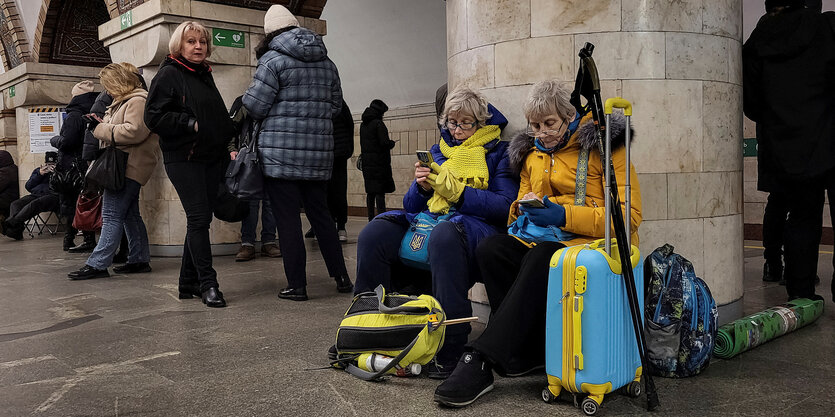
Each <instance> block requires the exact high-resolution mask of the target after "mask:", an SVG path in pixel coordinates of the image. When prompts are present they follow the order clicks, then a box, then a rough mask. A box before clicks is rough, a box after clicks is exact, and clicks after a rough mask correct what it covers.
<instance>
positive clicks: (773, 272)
mask: <svg viewBox="0 0 835 417" xmlns="http://www.w3.org/2000/svg"><path fill="white" fill-rule="evenodd" d="M782 279H783V265H781V264H777V263H775V264H771V263H769V262H766V263H764V264H763V281H765V282H780V280H782Z"/></svg>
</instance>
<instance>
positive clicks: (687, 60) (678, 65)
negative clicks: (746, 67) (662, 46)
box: [665, 32, 728, 81]
mask: <svg viewBox="0 0 835 417" xmlns="http://www.w3.org/2000/svg"><path fill="white" fill-rule="evenodd" d="M666 38H667V40H666V48H667V49H666V51H667V53H666V61H665V63H666V76H667V78H669V79H679V80H714V81H728V40H727V39H726V38H722V37H718V36H705V35H696V34H692V33H674V32H670V33H667V34H666Z"/></svg>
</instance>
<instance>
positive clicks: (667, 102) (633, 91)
mask: <svg viewBox="0 0 835 417" xmlns="http://www.w3.org/2000/svg"><path fill="white" fill-rule="evenodd" d="M741 38H742V10H741V5H740V2H738V1H734V0H620V1H610V0H503V1H492V0H448V1H447V54H448V64H449V65H448V68H449V81H450V88H453V87H454V86H456V85H460V84H467V85H469V86H471V87H473V88H476V89H478V90H480V91H481V92H482V93H484V94H485V95H486V96H487V97H488V99H489V100H490V101H491V102H492V103H493V104H494V105H496V106H497V107H498V108H499V109H500V110H501V111H502V112H503V113H504V114H505V115H506V116H508V118H509V119H510V125H509V126H508V129H507V131H508V132H510V133H515V132H516V131H518V130H521V129H522V128H523V126H524V124H525V120H524V116H523V113H522V104H523V102H524V100H525V97H526V95H527V93H528V91H529V89H530V85H531V84H533V83H535V82H537V81H540V80H543V79H549V78H551V79H559V80H564V81H567V82H573V80H574V77H575V75H576V73H577V65H578V58H577V52H578V51H579V49H580V48H581V47H582V46H583V45H584V44H585V43H586V42H591V43H593V44H594V45H595V47H596V48H595V51H594V58H595V61H596V62H597V66H598V69H599V74H600V78H601V80H602V89H603V91H602V94H601V95H602V96H603V98H604V99H605V98H607V97H613V96H623V97H624V98H626V99H628V100H630V101H632V103H633V105H634V117H633V125H634V127H635V130H636V135H635V142H634V146H633V149H634V151H633V163H634V165H635V167H636V169H637V171H638V173H639V180H640V184H641V197H642V200H643V223H642V224H641V226H640V229H639V234H640V237H641V244H640V249H641V253H642V255H643V256H646V255H648V254H649V253H650V252H651V251H652V250H654V249H655V248H657V247H659V246H661V245H663V244H664V243H670V244H672V245H673V246H675V248H676V252H678V253H680V254H682V255H683V256H685V257H686V258H688V259H689V260H690V261H692V262H693V265H694V266H695V268H696V273H697V275H699V276H700V277H702V278H704V279H705V281H706V282H707V283H708V285H709V286H710V288H711V291H712V292H713V296H714V297H715V298H716V301H717V304H719V305H720V306H722V307H720V321H726V320H730V319H733V318H735V317H738V316H739V315H740V314H741V310H742V306H741V304H742V303H741V298H742V293H743V291H742V281H743V254H742V253H743V219H742V206H743V204H742V196H743V190H742V165H743V164H742V75H741V65H742V64H741V52H740V51H741ZM506 136H508V137H509V136H510V134H507V135H506Z"/></svg>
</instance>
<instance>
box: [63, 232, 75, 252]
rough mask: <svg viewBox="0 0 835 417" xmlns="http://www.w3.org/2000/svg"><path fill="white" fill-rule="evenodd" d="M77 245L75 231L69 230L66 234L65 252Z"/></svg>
mask: <svg viewBox="0 0 835 417" xmlns="http://www.w3.org/2000/svg"><path fill="white" fill-rule="evenodd" d="M74 246H75V233H70V232H67V234H65V235H64V252H66V251H68V250H70V248H72V247H74Z"/></svg>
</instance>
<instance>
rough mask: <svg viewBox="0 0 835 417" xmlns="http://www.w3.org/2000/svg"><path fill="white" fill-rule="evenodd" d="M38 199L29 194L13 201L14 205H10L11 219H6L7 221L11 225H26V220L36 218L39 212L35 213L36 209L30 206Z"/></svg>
mask: <svg viewBox="0 0 835 417" xmlns="http://www.w3.org/2000/svg"><path fill="white" fill-rule="evenodd" d="M37 199H38V196H35V195H32V194H29V195H25V196H23V197H20V198H18V199H17V200H15V201H12V204H10V205H9V217H7V218H6V221H7V222H9V223H25V222H26V220H29V219H31V218H32V217H34V216H35V214H38V213H39V212H35V211H34V210H35V208H34V207H29V206H30V205H31V203H32V202H33V201H35V200H37ZM18 214H20V215H18Z"/></svg>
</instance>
